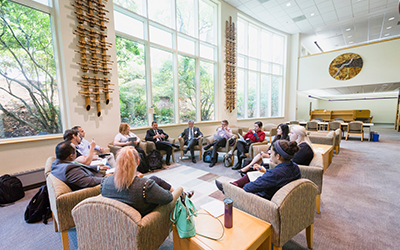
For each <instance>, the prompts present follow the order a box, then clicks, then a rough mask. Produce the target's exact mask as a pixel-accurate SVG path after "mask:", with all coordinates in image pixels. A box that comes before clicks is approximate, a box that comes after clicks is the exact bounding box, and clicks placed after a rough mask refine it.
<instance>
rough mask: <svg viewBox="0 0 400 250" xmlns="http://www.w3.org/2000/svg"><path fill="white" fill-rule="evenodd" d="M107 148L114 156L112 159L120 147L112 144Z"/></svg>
mask: <svg viewBox="0 0 400 250" xmlns="http://www.w3.org/2000/svg"><path fill="white" fill-rule="evenodd" d="M108 148H109V149H110V151H111V153H113V154H114V157H116V155H117V152H118V150H120V149H121V148H122V147H120V146H114V145H113V144H111V143H110V144H108Z"/></svg>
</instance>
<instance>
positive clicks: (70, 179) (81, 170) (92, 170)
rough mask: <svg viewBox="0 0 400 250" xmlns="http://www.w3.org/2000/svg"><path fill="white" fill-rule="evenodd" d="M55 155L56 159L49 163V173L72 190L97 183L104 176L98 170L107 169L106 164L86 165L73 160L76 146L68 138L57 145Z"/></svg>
mask: <svg viewBox="0 0 400 250" xmlns="http://www.w3.org/2000/svg"><path fill="white" fill-rule="evenodd" d="M56 156H57V159H55V160H54V161H53V163H52V165H51V173H52V174H53V175H54V176H55V177H57V178H58V179H60V180H61V181H63V182H64V183H65V184H67V185H68V186H69V187H70V188H71V189H72V190H78V189H82V188H86V187H94V186H97V185H99V184H100V183H101V181H102V180H103V177H104V174H102V173H100V172H99V170H100V169H109V167H107V166H87V165H83V164H81V163H78V162H75V161H74V160H75V159H76V148H75V145H74V144H73V143H71V141H68V140H66V141H63V142H61V143H59V144H58V145H57V147H56Z"/></svg>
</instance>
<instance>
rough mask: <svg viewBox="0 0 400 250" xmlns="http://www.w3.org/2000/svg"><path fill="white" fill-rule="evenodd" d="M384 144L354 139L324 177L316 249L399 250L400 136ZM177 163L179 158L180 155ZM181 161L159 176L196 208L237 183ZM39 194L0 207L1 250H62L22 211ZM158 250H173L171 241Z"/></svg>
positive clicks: (389, 134)
mask: <svg viewBox="0 0 400 250" xmlns="http://www.w3.org/2000/svg"><path fill="white" fill-rule="evenodd" d="M373 130H375V131H378V132H379V133H380V142H368V141H367V140H365V141H364V142H361V141H360V139H359V137H357V136H353V137H351V138H349V140H348V141H345V140H342V144H341V151H340V153H339V154H338V155H334V158H333V162H332V164H331V165H330V166H329V168H328V169H327V171H326V172H325V174H324V184H323V189H322V190H323V191H322V195H321V214H315V223H314V237H313V239H314V240H313V244H314V249H398V248H399V245H400V237H399V235H400V219H399V216H398V215H399V214H400V205H399V204H398V202H399V201H400V190H399V180H400V154H399V153H398V151H399V149H400V133H397V132H396V131H394V129H393V125H377V126H375V127H374V128H373ZM175 156H176V159H178V157H179V156H180V155H179V153H176V155H175ZM197 159H198V163H197V164H193V163H191V161H190V160H189V159H183V160H182V161H180V162H178V163H177V164H174V165H172V166H171V167H170V168H168V169H167V170H164V171H158V172H156V173H154V175H157V176H160V177H162V178H164V179H166V180H167V181H169V182H170V183H172V184H173V186H182V187H184V189H185V190H195V196H194V197H193V199H192V200H193V202H194V204H195V205H196V207H197V208H200V206H201V205H202V204H205V203H207V202H209V201H212V200H213V199H214V198H215V199H222V198H223V196H222V195H221V193H220V192H219V191H217V189H216V187H215V185H214V180H215V179H219V180H222V181H225V180H232V179H237V178H239V177H240V176H239V174H238V173H237V172H236V171H232V170H231V169H229V168H225V167H224V166H223V164H222V163H221V159H222V158H220V162H219V164H218V165H216V166H215V167H214V168H209V167H208V164H207V163H203V162H202V161H199V158H198V156H197ZM37 190H38V189H34V190H30V191H27V192H26V193H25V197H24V198H23V199H21V200H20V201H18V202H16V203H15V204H10V205H8V206H5V207H0V221H1V222H2V223H1V226H0V235H1V236H2V242H1V243H0V249H41V250H45V249H61V248H62V245H61V237H60V234H59V233H55V232H54V225H53V221H52V220H50V221H49V224H47V225H44V224H43V223H36V224H27V223H25V221H24V218H23V217H24V211H25V208H26V206H27V204H28V203H29V200H30V199H31V197H32V196H33V195H34V194H35V193H36V192H37ZM69 238H70V249H78V244H77V237H76V230H75V229H71V230H69ZM160 249H163V250H164V249H165V250H167V249H168V250H170V249H173V244H172V238H171V239H168V238H167V239H166V241H165V242H164V244H163V245H162V246H161V247H160ZM283 249H284V250H289V249H295V250H297V249H307V243H306V238H305V232H304V231H303V232H301V233H299V234H298V235H296V236H295V237H294V238H293V239H292V240H290V241H289V242H287V243H286V244H285V245H284V247H283Z"/></svg>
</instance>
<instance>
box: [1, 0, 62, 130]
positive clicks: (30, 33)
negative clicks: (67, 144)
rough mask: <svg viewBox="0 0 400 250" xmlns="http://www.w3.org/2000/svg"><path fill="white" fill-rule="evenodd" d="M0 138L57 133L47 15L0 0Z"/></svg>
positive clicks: (57, 122) (54, 77)
mask: <svg viewBox="0 0 400 250" xmlns="http://www.w3.org/2000/svg"><path fill="white" fill-rule="evenodd" d="M0 23H1V27H2V29H1V31H0V138H11V137H23V136H34V135H44V134H55V133H61V130H62V127H61V121H60V119H61V118H60V108H59V99H58V92H57V82H56V67H55V60H54V51H53V44H52V35H51V22H50V15H49V14H46V13H43V12H41V11H38V10H34V9H32V8H29V7H26V6H23V5H20V4H17V3H13V2H11V1H7V0H1V1H0Z"/></svg>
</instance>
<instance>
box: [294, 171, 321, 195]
mask: <svg viewBox="0 0 400 250" xmlns="http://www.w3.org/2000/svg"><path fill="white" fill-rule="evenodd" d="M299 168H300V172H301V178H304V179H308V180H310V181H312V182H313V183H314V184H315V185H317V187H318V194H321V193H322V182H323V179H324V178H323V176H324V175H323V174H324V170H323V168H321V167H313V166H304V165H299Z"/></svg>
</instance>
